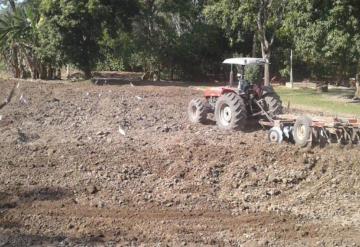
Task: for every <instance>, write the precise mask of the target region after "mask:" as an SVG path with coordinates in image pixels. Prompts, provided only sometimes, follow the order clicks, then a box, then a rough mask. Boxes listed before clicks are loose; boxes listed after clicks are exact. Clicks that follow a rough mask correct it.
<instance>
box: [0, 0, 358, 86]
mask: <svg viewBox="0 0 360 247" xmlns="http://www.w3.org/2000/svg"><path fill="white" fill-rule="evenodd" d="M291 49H292V50H294V52H295V57H294V60H295V61H294V66H295V76H297V77H298V78H297V79H302V78H305V77H307V78H310V77H311V78H317V79H325V80H337V81H343V80H347V79H348V78H349V77H355V74H356V73H357V72H358V70H359V58H360V2H359V1H357V0H341V1H340V0H334V1H325V0H290V1H285V0H58V1H53V0H24V1H16V0H4V1H1V10H0V53H1V58H2V61H3V62H4V63H5V64H6V67H7V69H8V70H9V71H10V72H11V73H12V74H13V76H14V77H24V78H29V77H31V78H35V79H36V78H42V79H53V78H56V77H59V76H60V75H59V72H60V70H59V69H60V68H62V67H64V66H65V65H71V66H73V67H76V68H78V69H80V70H82V71H83V72H84V75H85V77H87V78H89V77H91V71H94V70H127V71H158V72H160V73H161V76H162V77H163V78H167V79H205V78H213V75H214V74H216V75H225V72H224V71H223V70H224V69H225V68H222V67H221V66H219V65H220V63H221V61H222V60H223V59H224V58H227V57H233V56H256V57H264V58H267V59H269V60H270V62H271V64H270V66H269V67H268V66H266V67H265V74H264V75H265V76H264V78H265V83H268V82H269V81H270V79H271V77H273V76H284V77H287V76H288V74H289V55H290V50H291Z"/></svg>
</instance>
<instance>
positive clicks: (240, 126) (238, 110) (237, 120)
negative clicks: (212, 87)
mask: <svg viewBox="0 0 360 247" xmlns="http://www.w3.org/2000/svg"><path fill="white" fill-rule="evenodd" d="M223 104H226V105H228V106H229V107H230V109H231V111H232V119H231V121H230V123H229V124H228V125H227V126H224V125H223V124H222V123H221V121H220V108H221V107H222V105H223ZM215 118H216V122H217V125H218V126H219V128H220V129H224V130H244V127H245V122H246V118H247V113H246V107H245V104H244V101H243V99H242V98H241V97H240V96H239V95H237V94H235V93H228V94H224V95H222V96H221V97H220V98H219V99H218V101H217V103H216V107H215Z"/></svg>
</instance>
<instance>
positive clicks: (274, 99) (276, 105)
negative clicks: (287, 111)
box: [264, 93, 283, 117]
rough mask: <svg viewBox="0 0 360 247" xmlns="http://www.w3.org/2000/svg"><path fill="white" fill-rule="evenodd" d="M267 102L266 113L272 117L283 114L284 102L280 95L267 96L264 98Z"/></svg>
mask: <svg viewBox="0 0 360 247" xmlns="http://www.w3.org/2000/svg"><path fill="white" fill-rule="evenodd" d="M264 101H265V109H264V110H265V111H266V112H267V114H269V116H270V117H275V116H276V115H279V114H282V113H283V107H282V102H281V100H280V97H279V95H277V94H276V93H271V94H267V95H265V96H264Z"/></svg>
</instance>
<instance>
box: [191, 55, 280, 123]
mask: <svg viewBox="0 0 360 247" xmlns="http://www.w3.org/2000/svg"><path fill="white" fill-rule="evenodd" d="M223 63H224V64H231V72H230V86H228V87H214V88H210V89H207V90H205V93H204V96H205V97H204V98H198V99H193V100H191V101H190V103H189V107H188V115H189V119H190V121H191V122H193V123H205V122H206V120H207V115H208V113H214V115H215V120H216V123H217V125H218V126H219V128H221V129H224V130H244V126H245V123H246V121H247V119H249V118H260V119H261V118H266V119H267V120H268V121H272V119H273V118H274V117H275V116H276V115H278V114H282V111H283V109H282V105H281V100H280V97H279V96H278V95H277V94H276V93H275V91H274V90H273V88H272V87H271V86H259V85H257V84H253V83H251V82H248V81H246V80H245V79H244V77H243V74H244V71H245V66H248V65H264V64H265V63H267V60H265V59H262V58H231V59H226V60H225V61H224V62H223ZM233 65H235V66H237V69H238V71H239V72H240V73H238V79H239V83H238V86H237V87H232V86H231V85H232V84H233V83H232V78H233Z"/></svg>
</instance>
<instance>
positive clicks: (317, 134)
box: [259, 114, 360, 145]
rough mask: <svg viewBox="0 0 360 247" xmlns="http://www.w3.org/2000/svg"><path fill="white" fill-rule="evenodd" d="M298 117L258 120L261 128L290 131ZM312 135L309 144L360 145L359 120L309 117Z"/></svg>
mask: <svg viewBox="0 0 360 247" xmlns="http://www.w3.org/2000/svg"><path fill="white" fill-rule="evenodd" d="M297 118H298V116H296V115H285V114H284V115H278V116H276V117H274V118H273V119H269V121H266V120H260V121H259V123H260V124H261V125H262V126H263V127H272V128H274V127H277V128H280V129H281V130H284V129H285V128H286V127H288V128H290V129H291V130H292V128H293V126H294V125H295V123H296V120H297ZM311 120H312V124H311V126H310V127H311V129H312V135H311V139H310V140H309V142H312V143H313V144H319V145H325V144H334V143H337V144H339V145H347V144H349V145H353V144H360V119H356V118H337V117H311Z"/></svg>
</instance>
